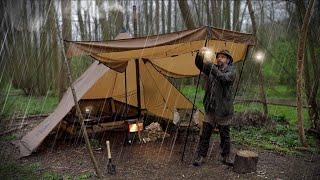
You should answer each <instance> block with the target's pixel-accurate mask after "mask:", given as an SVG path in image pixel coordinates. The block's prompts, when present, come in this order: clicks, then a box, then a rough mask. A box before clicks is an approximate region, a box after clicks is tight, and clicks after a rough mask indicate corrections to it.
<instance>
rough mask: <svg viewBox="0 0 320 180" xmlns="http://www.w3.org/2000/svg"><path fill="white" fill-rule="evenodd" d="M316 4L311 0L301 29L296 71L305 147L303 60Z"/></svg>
mask: <svg viewBox="0 0 320 180" xmlns="http://www.w3.org/2000/svg"><path fill="white" fill-rule="evenodd" d="M314 6H315V1H314V0H310V2H309V5H308V9H307V12H306V14H305V16H304V19H303V24H302V27H301V29H300V35H299V44H298V54H297V73H296V81H297V87H296V88H297V113H298V130H299V137H300V141H301V144H302V145H303V146H304V147H308V143H307V140H306V136H305V133H304V128H303V116H302V95H301V92H302V72H303V61H304V51H305V47H306V39H307V33H308V28H309V24H310V19H311V16H312V12H313V9H314Z"/></svg>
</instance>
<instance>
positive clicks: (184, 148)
mask: <svg viewBox="0 0 320 180" xmlns="http://www.w3.org/2000/svg"><path fill="white" fill-rule="evenodd" d="M200 77H201V73H199V75H198V81H197V87H196V93H195V95H194V99H193V103H192V111H191V116H190V120H189V124H188V129H187V136H186V139H185V141H184V145H183V152H182V156H181V162H182V161H183V158H184V153H185V150H186V146H187V141H188V137H189V133H190V126H191V121H192V116H193V111H194V107H195V103H196V99H197V94H198V87H199V82H200Z"/></svg>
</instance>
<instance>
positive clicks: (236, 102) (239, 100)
mask: <svg viewBox="0 0 320 180" xmlns="http://www.w3.org/2000/svg"><path fill="white" fill-rule="evenodd" d="M239 103H263V102H262V101H261V100H258V99H236V100H235V101H234V104H239ZM267 104H271V105H278V106H288V107H297V105H294V104H289V103H283V102H282V103H281V102H271V101H267ZM303 107H304V108H309V106H306V105H303Z"/></svg>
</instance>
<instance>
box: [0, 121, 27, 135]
mask: <svg viewBox="0 0 320 180" xmlns="http://www.w3.org/2000/svg"><path fill="white" fill-rule="evenodd" d="M26 126H27V124H23V125H22V126H20V127H16V128H13V129H9V130H6V131H4V132H1V133H0V136H3V135H6V134H9V133H11V132H13V131H16V130H20V129H22V128H24V127H26Z"/></svg>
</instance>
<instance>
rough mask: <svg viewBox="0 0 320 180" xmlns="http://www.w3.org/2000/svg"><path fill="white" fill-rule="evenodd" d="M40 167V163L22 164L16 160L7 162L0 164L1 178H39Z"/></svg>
mask: <svg viewBox="0 0 320 180" xmlns="http://www.w3.org/2000/svg"><path fill="white" fill-rule="evenodd" d="M39 169H40V164H39V163H34V164H31V165H21V164H18V163H16V162H6V164H1V165H0V177H1V179H4V180H5V179H8V180H9V179H30V180H32V179H38V178H39V175H38V174H37V171H38V170H39Z"/></svg>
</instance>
